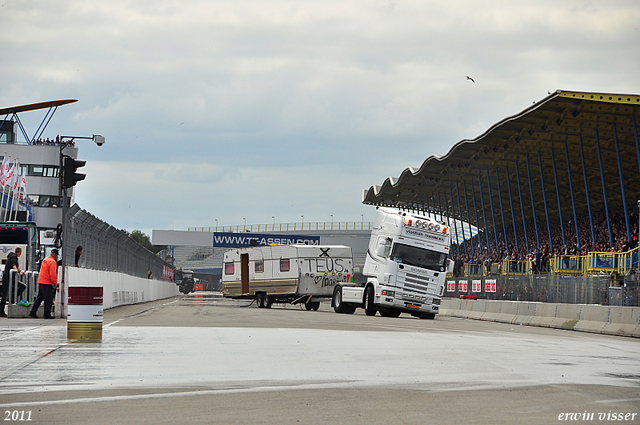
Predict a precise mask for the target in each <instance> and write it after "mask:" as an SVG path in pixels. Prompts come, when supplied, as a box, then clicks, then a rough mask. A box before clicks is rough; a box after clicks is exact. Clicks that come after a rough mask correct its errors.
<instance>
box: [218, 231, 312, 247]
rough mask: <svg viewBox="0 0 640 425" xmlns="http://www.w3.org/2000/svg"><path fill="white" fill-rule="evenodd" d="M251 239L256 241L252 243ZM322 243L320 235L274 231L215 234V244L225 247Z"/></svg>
mask: <svg viewBox="0 0 640 425" xmlns="http://www.w3.org/2000/svg"><path fill="white" fill-rule="evenodd" d="M251 241H255V242H254V243H253V245H252V243H251ZM294 243H297V244H305V245H320V236H301V235H274V234H272V233H222V232H215V233H214V234H213V246H214V247H223V248H246V247H249V246H269V245H271V244H280V245H291V244H294Z"/></svg>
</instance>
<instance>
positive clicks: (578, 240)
mask: <svg viewBox="0 0 640 425" xmlns="http://www.w3.org/2000/svg"><path fill="white" fill-rule="evenodd" d="M564 156H565V158H566V159H567V176H568V177H569V193H571V207H572V208H573V224H574V225H575V227H576V244H577V245H578V249H580V232H579V231H578V216H577V215H576V197H575V196H574V194H573V181H572V179H571V161H569V148H568V147H567V141H566V140H565V141H564Z"/></svg>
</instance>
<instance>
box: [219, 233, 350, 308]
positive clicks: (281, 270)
mask: <svg viewBox="0 0 640 425" xmlns="http://www.w3.org/2000/svg"><path fill="white" fill-rule="evenodd" d="M350 281H353V256H352V254H351V247H348V246H343V245H304V244H293V245H273V246H258V247H251V248H237V249H232V250H229V251H227V252H225V253H224V268H223V271H222V295H224V296H225V297H230V298H253V299H255V300H256V301H257V304H258V307H260V308H270V307H271V304H273V303H292V304H304V305H305V307H306V309H307V310H318V308H319V307H320V301H321V299H322V298H326V299H330V298H331V296H332V294H333V289H334V288H335V287H336V285H345V284H348V283H349V282H350Z"/></svg>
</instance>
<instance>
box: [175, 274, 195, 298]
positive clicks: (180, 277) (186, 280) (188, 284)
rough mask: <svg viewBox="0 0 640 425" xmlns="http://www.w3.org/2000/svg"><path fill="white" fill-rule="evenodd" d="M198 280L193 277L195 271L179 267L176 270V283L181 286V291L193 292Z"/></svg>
mask: <svg viewBox="0 0 640 425" xmlns="http://www.w3.org/2000/svg"><path fill="white" fill-rule="evenodd" d="M195 284H196V281H195V279H194V278H193V271H191V270H189V269H184V270H182V269H177V270H176V285H178V287H179V288H180V292H182V293H183V294H188V293H190V292H193V287H194V286H195Z"/></svg>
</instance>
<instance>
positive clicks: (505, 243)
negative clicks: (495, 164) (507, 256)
mask: <svg viewBox="0 0 640 425" xmlns="http://www.w3.org/2000/svg"><path fill="white" fill-rule="evenodd" d="M496 181H497V182H498V200H499V201H500V215H501V217H502V232H503V233H504V249H505V250H506V251H507V253H508V252H509V242H507V225H506V223H505V221H504V208H503V204H502V189H500V174H499V171H498V169H497V168H496Z"/></svg>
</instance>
